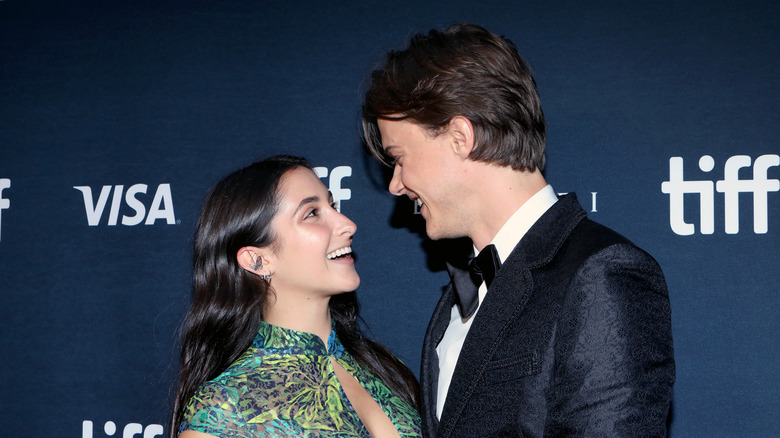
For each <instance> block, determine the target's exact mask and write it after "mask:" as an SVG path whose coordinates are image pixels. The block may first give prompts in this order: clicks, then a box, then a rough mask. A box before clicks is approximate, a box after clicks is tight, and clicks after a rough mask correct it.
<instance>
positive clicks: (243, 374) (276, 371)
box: [179, 323, 421, 438]
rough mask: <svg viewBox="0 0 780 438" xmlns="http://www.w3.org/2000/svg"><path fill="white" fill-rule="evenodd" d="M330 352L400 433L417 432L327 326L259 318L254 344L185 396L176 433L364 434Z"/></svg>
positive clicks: (404, 408)
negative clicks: (307, 328) (291, 325)
mask: <svg viewBox="0 0 780 438" xmlns="http://www.w3.org/2000/svg"><path fill="white" fill-rule="evenodd" d="M331 358H334V359H335V360H336V361H337V362H338V363H339V365H341V366H342V367H343V368H344V369H345V370H346V371H347V372H349V374H351V375H352V376H353V377H354V378H355V379H356V380H357V381H358V382H360V384H361V385H362V386H363V387H364V388H365V389H366V391H368V393H369V394H370V395H371V396H372V397H373V398H374V400H376V402H377V403H378V404H379V406H380V407H381V408H382V410H383V411H384V412H385V414H387V416H388V417H389V418H390V420H391V421H392V422H393V424H394V425H395V427H396V429H398V432H399V434H400V435H401V437H419V436H421V427H420V417H419V414H418V413H417V411H416V410H415V409H414V408H413V407H411V406H409V405H408V404H407V403H405V402H404V401H403V400H402V399H400V398H399V397H398V396H397V395H395V394H394V393H393V392H392V391H391V390H390V389H389V388H388V387H387V386H385V384H384V383H382V381H381V380H379V379H378V378H377V377H375V376H374V375H373V374H371V373H370V372H368V371H367V370H365V369H363V368H362V367H361V366H360V365H358V363H357V362H356V361H355V359H354V358H352V356H350V355H349V353H347V352H346V351H345V350H344V346H343V345H342V344H341V342H340V341H339V340H338V338H337V337H336V332H335V331H331V333H330V336H329V337H328V345H327V348H326V346H325V345H324V344H323V343H322V340H321V339H320V338H319V337H317V336H315V335H313V334H310V333H304V332H297V331H294V330H289V329H285V328H281V327H277V326H273V325H271V324H266V323H262V325H261V326H260V329H259V330H258V333H257V336H256V337H255V339H254V341H253V342H252V345H251V346H250V347H249V349H248V350H247V351H246V352H245V353H244V354H243V355H241V357H239V358H238V360H236V361H235V362H234V363H233V364H232V365H231V366H229V367H228V368H227V369H226V370H225V371H224V372H223V373H222V374H220V375H219V376H218V377H217V378H216V379H214V380H212V381H210V382H206V383H204V384H203V385H201V387H200V388H198V391H197V392H196V393H195V395H194V396H193V397H192V399H191V400H190V402H189V404H188V405H187V409H186V411H185V414H184V421H183V422H182V425H181V427H180V429H179V430H180V432H181V431H184V430H187V429H191V430H195V431H199V432H204V433H208V434H210V435H214V436H218V437H224V438H228V437H229V438H233V437H236V438H238V437H242V438H245V437H251V438H260V437H262V438H265V437H290V436H295V437H301V436H305V437H320V436H322V437H325V436H327V437H369V436H370V435H369V433H368V431H367V430H366V428H365V426H363V423H362V422H361V421H360V418H358V415H357V413H356V412H355V410H354V408H353V407H352V405H351V404H350V402H349V400H348V399H347V396H346V395H345V393H344V390H343V389H342V387H341V384H340V383H339V381H338V379H337V378H336V374H335V372H334V370H333V365H332V363H331Z"/></svg>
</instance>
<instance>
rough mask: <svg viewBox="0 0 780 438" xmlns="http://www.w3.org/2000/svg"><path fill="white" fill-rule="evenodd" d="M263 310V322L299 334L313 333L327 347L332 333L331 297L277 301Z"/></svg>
mask: <svg viewBox="0 0 780 438" xmlns="http://www.w3.org/2000/svg"><path fill="white" fill-rule="evenodd" d="M271 301H272V303H271V304H270V305H266V306H265V308H264V309H263V321H265V322H267V323H268V324H273V325H275V326H279V327H284V328H287V329H291V330H296V331H299V332H306V333H312V334H314V335H316V336H318V337H319V338H320V339H322V342H323V343H324V344H325V345H326V346H327V345H328V337H330V332H331V320H330V309H329V308H328V303H329V302H330V297H326V298H322V299H319V300H314V299H306V300H301V301H296V302H285V301H283V300H276V302H273V301H274V300H273V298H271Z"/></svg>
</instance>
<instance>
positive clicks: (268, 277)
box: [260, 274, 273, 283]
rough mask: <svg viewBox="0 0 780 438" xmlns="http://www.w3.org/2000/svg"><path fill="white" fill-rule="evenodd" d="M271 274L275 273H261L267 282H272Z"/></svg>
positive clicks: (261, 277)
mask: <svg viewBox="0 0 780 438" xmlns="http://www.w3.org/2000/svg"><path fill="white" fill-rule="evenodd" d="M271 275H273V274H267V275H266V274H260V279H262V280H263V281H265V282H269V283H270V282H271Z"/></svg>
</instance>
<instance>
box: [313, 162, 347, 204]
mask: <svg viewBox="0 0 780 438" xmlns="http://www.w3.org/2000/svg"><path fill="white" fill-rule="evenodd" d="M314 174H315V175H317V178H325V177H327V176H328V168H327V167H315V168H314ZM350 176H352V167H350V166H338V167H334V168H333V170H331V171H330V178H328V190H330V193H331V194H332V195H333V202H334V203H335V204H336V210H338V211H339V212H340V211H341V201H346V200H348V199H352V190H350V189H346V188H342V187H341V180H342V179H344V178H347V177H350Z"/></svg>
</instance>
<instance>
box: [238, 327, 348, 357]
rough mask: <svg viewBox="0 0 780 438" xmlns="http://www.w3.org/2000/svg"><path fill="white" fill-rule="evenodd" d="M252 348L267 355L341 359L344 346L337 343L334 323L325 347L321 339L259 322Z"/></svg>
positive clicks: (339, 342) (310, 334) (309, 334)
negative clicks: (333, 357) (260, 350)
mask: <svg viewBox="0 0 780 438" xmlns="http://www.w3.org/2000/svg"><path fill="white" fill-rule="evenodd" d="M252 346H253V347H256V348H261V349H263V350H266V351H267V352H269V353H276V354H286V355H290V354H301V355H307V356H327V355H334V356H336V357H341V356H342V355H343V354H344V346H343V345H342V344H341V341H339V338H338V336H336V329H335V323H333V327H332V328H331V331H330V335H329V336H328V343H327V346H326V345H325V344H324V343H323V342H322V339H320V338H319V336H317V335H315V334H312V333H307V332H299V331H297V330H292V329H288V328H284V327H279V326H276V325H272V324H268V323H266V322H260V328H259V329H258V330H257V335H256V336H255V339H254V341H253V342H252Z"/></svg>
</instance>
